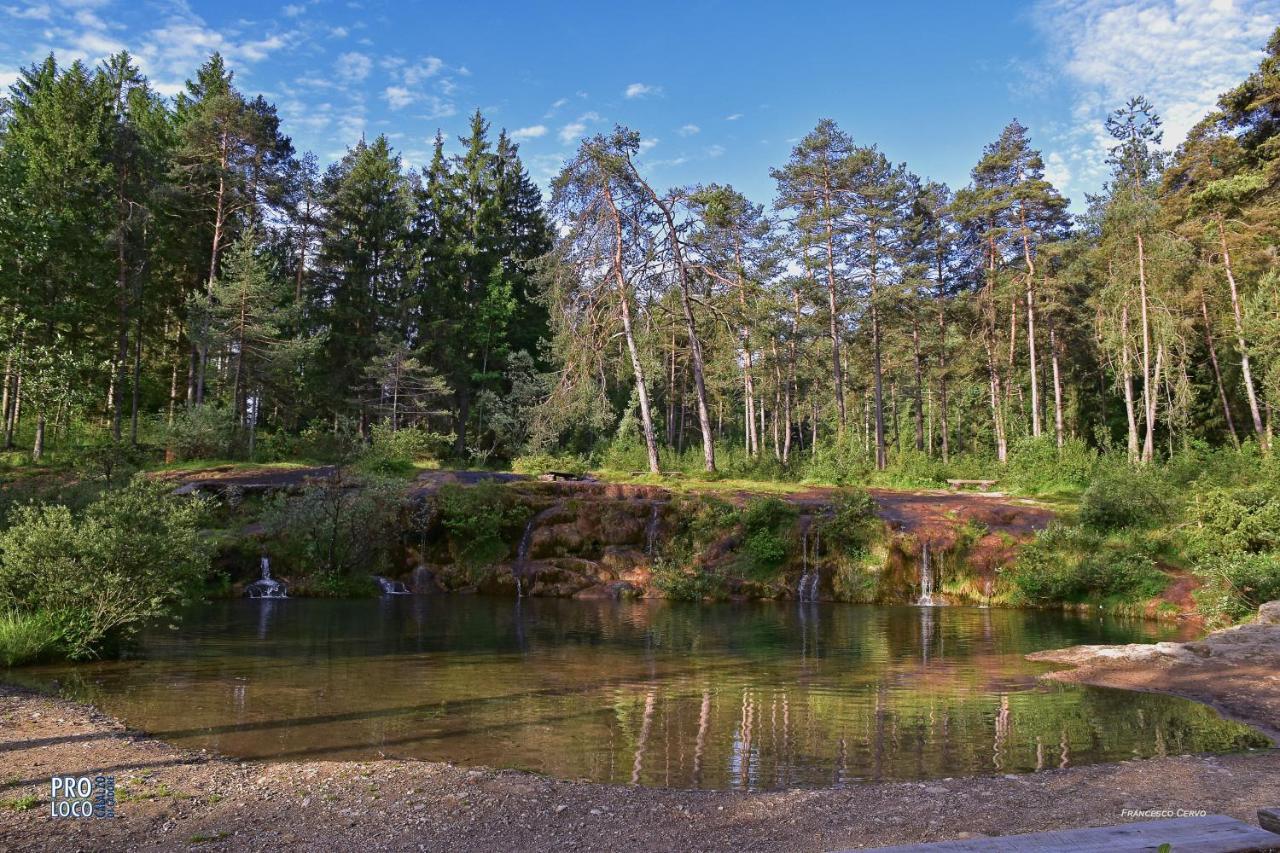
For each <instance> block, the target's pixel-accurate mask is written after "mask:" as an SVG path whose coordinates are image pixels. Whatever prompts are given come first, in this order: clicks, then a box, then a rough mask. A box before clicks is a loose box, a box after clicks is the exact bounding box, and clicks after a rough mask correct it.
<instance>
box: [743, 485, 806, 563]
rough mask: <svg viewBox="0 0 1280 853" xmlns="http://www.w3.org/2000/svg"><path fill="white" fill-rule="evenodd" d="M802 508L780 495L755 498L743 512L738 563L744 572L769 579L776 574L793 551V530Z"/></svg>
mask: <svg viewBox="0 0 1280 853" xmlns="http://www.w3.org/2000/svg"><path fill="white" fill-rule="evenodd" d="M798 516H799V512H798V511H797V510H796V508H795V507H793V506H791V505H790V504H788V503H786V502H785V501H781V500H779V499H778V498H753V499H751V500H750V501H749V502H748V503H747V506H746V508H745V509H744V510H743V511H742V513H741V519H742V521H741V523H742V547H741V551H740V554H739V567H740V569H741V571H742V573H743V575H744V576H746V577H750V578H753V579H755V580H767V579H769V578H772V577H773V576H774V575H776V574H777V572H778V569H780V568H782V565H783V564H784V563H785V562H786V561H787V556H788V554H789V553H790V552H791V538H792V530H793V529H794V528H795V523H796V518H797V517H798Z"/></svg>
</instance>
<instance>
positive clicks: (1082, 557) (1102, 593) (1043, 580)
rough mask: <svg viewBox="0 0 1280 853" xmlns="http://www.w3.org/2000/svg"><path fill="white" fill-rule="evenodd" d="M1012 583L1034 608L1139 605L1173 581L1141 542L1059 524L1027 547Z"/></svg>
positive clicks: (1019, 597) (1045, 531)
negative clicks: (1103, 603) (1106, 603)
mask: <svg viewBox="0 0 1280 853" xmlns="http://www.w3.org/2000/svg"><path fill="white" fill-rule="evenodd" d="M1010 579H1011V580H1012V582H1013V584H1014V586H1015V588H1016V590H1017V594H1016V596H1015V598H1016V599H1017V600H1021V601H1023V602H1025V603H1029V604H1062V603H1075V602H1084V601H1100V600H1107V599H1112V600H1115V599H1120V600H1124V601H1127V602H1138V601H1143V600H1146V599H1149V598H1152V597H1154V596H1157V595H1159V594H1160V593H1161V592H1162V591H1163V590H1164V588H1165V586H1166V585H1167V583H1168V578H1167V577H1166V575H1165V574H1164V573H1163V572H1162V571H1160V569H1159V568H1157V566H1156V563H1155V560H1154V559H1153V558H1152V557H1151V555H1150V554H1148V553H1147V552H1146V551H1145V550H1144V549H1143V548H1142V547H1141V545H1140V543H1138V542H1134V541H1129V540H1124V539H1117V538H1112V539H1104V538H1103V537H1101V536H1100V535H1099V534H1098V533H1096V532H1094V531H1092V530H1089V529H1086V528H1084V527H1082V526H1080V525H1064V524H1059V523H1054V524H1051V525H1049V527H1048V528H1046V529H1045V530H1042V531H1041V532H1040V533H1039V534H1038V535H1037V536H1036V538H1035V539H1034V540H1032V541H1031V542H1028V543H1027V544H1026V545H1024V546H1023V547H1022V550H1021V551H1020V552H1019V554H1018V559H1017V562H1016V563H1015V564H1014V566H1013V569H1012V572H1011V575H1010Z"/></svg>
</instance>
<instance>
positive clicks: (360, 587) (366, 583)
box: [289, 571, 380, 598]
mask: <svg viewBox="0 0 1280 853" xmlns="http://www.w3.org/2000/svg"><path fill="white" fill-rule="evenodd" d="M379 591H380V590H379V588H378V583H377V581H375V580H374V579H373V575H364V574H355V575H351V574H339V573H338V572H328V571H322V572H316V573H314V574H310V575H306V576H304V577H302V578H299V579H298V580H297V581H296V582H295V583H294V584H293V586H292V587H290V589H289V594H290V595H293V596H303V597H306V598H369V597H371V596H374V595H377V594H379Z"/></svg>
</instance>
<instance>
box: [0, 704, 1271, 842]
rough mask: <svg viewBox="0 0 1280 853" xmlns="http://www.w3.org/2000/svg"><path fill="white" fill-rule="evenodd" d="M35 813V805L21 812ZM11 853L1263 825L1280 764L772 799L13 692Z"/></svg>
mask: <svg viewBox="0 0 1280 853" xmlns="http://www.w3.org/2000/svg"><path fill="white" fill-rule="evenodd" d="M96 772H103V773H110V774H114V776H115V779H116V785H117V790H118V792H119V794H118V806H117V814H118V817H117V818H116V819H115V820H67V819H59V820H55V819H52V818H50V817H49V816H48V814H47V809H48V784H49V783H48V780H49V777H50V776H51V775H53V774H55V773H56V774H73V775H78V774H91V773H96ZM23 797H34V798H36V799H37V800H38V802H36V803H35V804H34V805H31V806H30V807H29V808H26V809H23V810H15V809H14V808H13V807H12V803H14V802H15V801H17V800H20V799H21V798H23ZM0 800H3V801H5V803H6V805H7V808H5V809H4V810H3V811H0V815H2V818H0V849H3V850H24V851H26V850H59V851H61V850H69V849H70V850H74V849H81V850H86V849H91V850H92V849H124V848H126V847H127V848H130V849H143V850H159V849H165V850H171V849H182V848H186V847H192V848H196V849H200V850H226V851H242V850H278V849H304V850H325V851H330V850H358V851H371V850H406V849H408V850H415V849H416V850H443V849H448V850H464V851H469V850H475V851H492V850H623V849H625V850H673V849H681V850H725V851H748V850H751V851H757V850H801V851H803V850H831V849H838V848H843V847H863V846H876V845H884V844H890V843H900V842H910V841H925V840H939V839H946V838H965V837H975V836H982V835H1006V834H1011V833H1019V832H1035V831H1040V830H1047V829H1058V828H1070V827H1083V826H1094V825H1103V824H1113V823H1118V822H1122V821H1124V820H1128V819H1138V818H1127V817H1124V816H1122V814H1121V811H1122V809H1160V810H1177V809H1187V810H1204V811H1207V812H1209V813H1222V814H1230V815H1233V816H1235V817H1238V818H1241V819H1244V820H1247V821H1249V822H1251V823H1256V817H1255V812H1256V810H1257V809H1258V808H1259V807H1265V806H1274V805H1277V804H1280V750H1265V751H1259V752H1254V753H1248V754H1243V755H1230V756H1218V757H1196V756H1181V757H1170V758H1162V759H1152V760H1148V761H1131V762H1123V763H1120V764H1109V765H1097V766H1092V767H1082V768H1076V769H1066V770H1052V771H1048V772H1043V773H1038V774H1029V775H1019V776H997V777H988V778H977V779H973V778H969V779H954V780H942V781H935V782H927V783H866V784H859V785H855V786H851V787H849V788H845V789H842V790H818V791H808V790H802V791H784V792H778V793H766V794H733V793H724V792H698V791H672V790H656V789H647V788H635V787H628V786H616V785H597V784H589V783H580V782H566V781H558V780H554V779H548V778H545V777H541V776H535V775H530V774H526V773H518V772H512V771H502V772H493V771H488V770H468V769H463V768H458V767H453V766H450V765H446V764H436V763H427V762H414V761H377V762H364V763H355V762H302V763H273V762H268V763H241V762H236V761H230V760H224V759H221V758H216V757H212V756H208V755H201V754H193V753H188V752H183V751H180V750H177V749H174V748H172V747H170V746H168V745H166V744H164V743H160V742H158V741H155V740H151V739H148V738H145V737H142V736H139V735H135V734H130V733H128V732H127V731H125V729H124V728H123V727H122V726H120V725H119V724H118V723H116V722H115V721H113V720H111V719H110V718H107V717H104V716H102V715H100V714H97V713H96V712H94V711H92V710H91V709H89V708H87V707H85V706H82V705H77V704H73V703H70V702H64V701H61V700H56V699H50V698H47V697H43V696H37V695H34V694H31V693H29V692H26V691H23V690H18V689H15V688H10V687H3V686H0Z"/></svg>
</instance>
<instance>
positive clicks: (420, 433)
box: [357, 424, 452, 476]
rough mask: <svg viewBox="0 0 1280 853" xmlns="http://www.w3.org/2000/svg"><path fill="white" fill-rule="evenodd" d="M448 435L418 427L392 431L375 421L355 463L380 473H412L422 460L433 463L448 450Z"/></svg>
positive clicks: (385, 425) (393, 474)
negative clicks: (369, 439) (370, 438)
mask: <svg viewBox="0 0 1280 853" xmlns="http://www.w3.org/2000/svg"><path fill="white" fill-rule="evenodd" d="M451 440H452V439H451V437H450V436H447V435H440V434H439V433H435V432H428V431H427V430H424V429H419V428H417V427H402V428H400V429H398V430H394V431H393V430H392V429H391V426H390V424H375V425H374V427H373V436H372V441H370V443H369V444H368V445H367V446H365V448H364V450H363V452H361V454H360V456H359V459H358V461H357V465H359V467H360V469H361V470H363V471H367V472H368V473H370V474H375V475H381V476H396V475H404V474H411V473H413V472H414V471H416V470H417V466H418V464H419V463H422V462H436V461H438V460H440V459H443V458H444V456H445V455H446V454H447V453H448V450H449V443H450V441H451Z"/></svg>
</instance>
